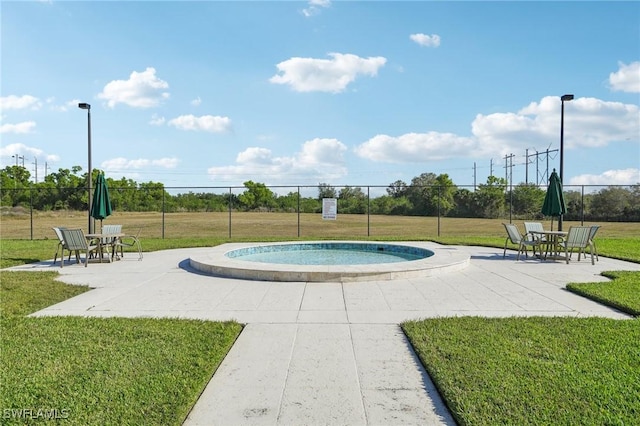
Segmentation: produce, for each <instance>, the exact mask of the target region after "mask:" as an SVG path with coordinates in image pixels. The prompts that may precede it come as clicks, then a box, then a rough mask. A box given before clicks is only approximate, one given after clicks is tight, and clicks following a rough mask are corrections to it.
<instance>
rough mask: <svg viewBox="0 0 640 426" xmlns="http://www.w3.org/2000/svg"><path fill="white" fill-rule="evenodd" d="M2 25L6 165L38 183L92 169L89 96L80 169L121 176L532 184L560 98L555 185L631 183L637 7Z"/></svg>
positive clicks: (639, 71)
mask: <svg viewBox="0 0 640 426" xmlns="http://www.w3.org/2000/svg"><path fill="white" fill-rule="evenodd" d="M0 14H1V18H0V19H1V22H0V23H1V30H0V31H1V34H0V36H1V41H0V43H1V44H0V47H1V53H0V60H1V62H0V71H1V74H0V118H1V121H0V138H1V145H0V167H1V168H4V167H6V166H8V165H15V164H16V161H17V162H18V165H23V164H24V167H26V168H27V169H28V170H29V172H30V173H31V176H32V180H33V181H35V180H36V179H37V181H42V180H43V178H44V176H45V175H46V174H47V173H51V172H56V171H57V170H58V169H71V168H72V167H74V166H80V167H82V170H83V171H86V170H87V168H88V150H89V149H88V148H89V147H88V145H89V144H88V114H87V110H82V109H79V108H78V103H80V102H85V103H89V104H90V105H91V110H90V120H91V159H92V160H91V161H92V166H93V168H94V169H100V170H104V172H105V174H106V176H107V177H110V178H113V179H116V180H118V179H120V178H123V177H124V178H127V179H133V180H134V181H136V182H138V183H143V182H144V183H146V182H160V183H163V184H164V185H165V187H168V188H171V187H196V188H198V187H225V186H226V187H229V186H242V185H243V183H244V182H246V181H249V180H252V181H254V182H259V183H264V184H266V185H270V186H271V185H273V186H283V187H284V186H292V187H295V186H307V185H318V184H319V183H326V184H329V185H332V186H334V187H341V186H345V185H349V186H360V187H366V186H380V187H381V188H382V189H381V191H382V192H384V188H383V187H386V186H388V185H389V184H391V183H393V182H396V181H398V180H401V181H404V182H405V183H407V184H408V183H410V182H411V179H413V178H414V177H416V176H419V175H420V174H422V173H434V174H436V175H440V174H447V175H449V177H450V178H451V179H452V180H453V182H454V184H456V185H459V186H467V185H474V184H482V183H486V182H487V178H488V177H489V176H490V175H492V174H493V175H494V176H497V177H503V178H508V180H509V181H511V182H512V183H513V184H514V185H516V184H518V183H522V182H529V183H537V184H540V185H545V184H546V182H547V179H548V175H549V173H550V172H551V170H552V169H553V168H556V169H558V170H559V168H560V145H561V143H560V139H561V138H560V134H561V131H560V127H561V126H560V122H561V116H562V114H561V105H562V102H561V100H560V97H561V96H562V95H564V94H573V95H574V99H573V100H572V101H567V102H564V143H563V149H562V151H563V157H564V168H563V169H564V181H565V186H568V185H632V184H637V183H640V18H639V17H640V3H639V2H609V1H607V2H604V1H603V2H597V1H591V2H573V1H572V2H546V1H541V2H522V1H521V2H508V1H499V2H484V1H471V2H459V1H451V2H434V1H408V2H399V1H337V0H336V1H330V0H312V1H307V2H302V1H300V2H298V1H252V2H249V1H233V2H231V1H229V2H225V1H194V2H184V1H180V2H175V1H102V2H98V1H96V2H93V1H91V2H89V1H55V0H54V1H5V0H2V1H1V2H0ZM36 163H37V167H36ZM179 192H185V191H179ZM194 192H199V191H194ZM275 192H279V191H275ZM286 192H288V191H284V193H286Z"/></svg>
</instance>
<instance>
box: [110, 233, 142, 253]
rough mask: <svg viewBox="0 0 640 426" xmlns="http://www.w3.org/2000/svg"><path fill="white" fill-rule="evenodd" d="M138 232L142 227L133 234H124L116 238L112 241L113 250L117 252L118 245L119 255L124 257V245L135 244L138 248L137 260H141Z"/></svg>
mask: <svg viewBox="0 0 640 426" xmlns="http://www.w3.org/2000/svg"><path fill="white" fill-rule="evenodd" d="M140 232H142V228H139V229H138V232H136V234H135V235H125V236H123V237H121V238H118V239H117V240H116V242H115V243H114V250H115V251H116V253H117V250H118V247H120V256H121V257H124V247H133V246H136V247H137V248H138V260H142V246H141V245H140Z"/></svg>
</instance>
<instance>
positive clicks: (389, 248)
mask: <svg viewBox="0 0 640 426" xmlns="http://www.w3.org/2000/svg"><path fill="white" fill-rule="evenodd" d="M432 255H433V252H432V251H430V250H427V249H421V248H416V247H408V246H396V245H390V244H371V243H302V244H285V245H271V246H257V247H251V248H247V249H239V250H233V251H231V252H228V253H227V254H226V256H228V257H230V258H235V259H237V260H246V261H250V262H261V263H275V264H289V265H367V264H378V263H396V262H406V261H411V260H419V259H424V258H426V257H429V256H432Z"/></svg>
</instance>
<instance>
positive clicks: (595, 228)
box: [589, 225, 600, 241]
mask: <svg viewBox="0 0 640 426" xmlns="http://www.w3.org/2000/svg"><path fill="white" fill-rule="evenodd" d="M598 229H600V225H591V230H590V232H589V239H590V240H591V241H593V239H594V238H595V236H596V234H597V233H598Z"/></svg>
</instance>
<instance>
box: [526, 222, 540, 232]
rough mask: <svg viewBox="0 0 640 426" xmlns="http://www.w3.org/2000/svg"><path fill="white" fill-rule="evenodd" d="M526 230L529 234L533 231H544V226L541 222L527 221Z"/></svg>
mask: <svg viewBox="0 0 640 426" xmlns="http://www.w3.org/2000/svg"><path fill="white" fill-rule="evenodd" d="M524 230H525V232H526V233H527V234H528V233H530V232H531V231H544V228H543V227H542V223H541V222H525V223H524Z"/></svg>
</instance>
